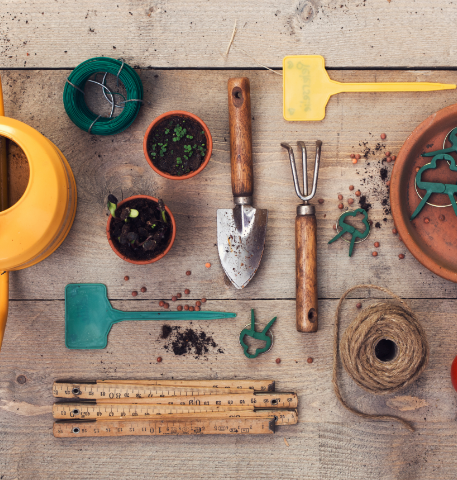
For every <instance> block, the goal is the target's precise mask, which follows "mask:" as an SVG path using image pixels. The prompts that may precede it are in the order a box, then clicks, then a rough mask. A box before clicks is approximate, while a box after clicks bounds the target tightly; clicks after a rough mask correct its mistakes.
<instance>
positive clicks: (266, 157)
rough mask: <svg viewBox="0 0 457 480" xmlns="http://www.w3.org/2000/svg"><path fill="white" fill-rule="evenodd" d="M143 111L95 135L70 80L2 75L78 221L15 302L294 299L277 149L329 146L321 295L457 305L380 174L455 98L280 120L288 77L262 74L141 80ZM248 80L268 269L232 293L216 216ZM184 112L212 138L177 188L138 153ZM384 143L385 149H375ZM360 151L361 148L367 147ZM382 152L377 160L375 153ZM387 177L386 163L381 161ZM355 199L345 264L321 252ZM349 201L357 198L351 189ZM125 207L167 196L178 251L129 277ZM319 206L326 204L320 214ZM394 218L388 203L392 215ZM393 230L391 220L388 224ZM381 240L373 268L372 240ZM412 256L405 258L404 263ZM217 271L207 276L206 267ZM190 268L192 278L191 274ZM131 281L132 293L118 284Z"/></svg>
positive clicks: (348, 100)
mask: <svg viewBox="0 0 457 480" xmlns="http://www.w3.org/2000/svg"><path fill="white" fill-rule="evenodd" d="M333 73H334V75H333V77H334V78H335V79H337V80H342V81H354V80H356V79H358V80H360V81H394V80H395V81H397V80H398V81H437V82H455V81H456V80H457V73H454V72H430V71H418V72H416V71H409V72H399V71H394V72H380V71H373V72H353V71H352V72H351V71H346V72H333ZM140 74H141V78H142V81H143V83H144V86H145V100H146V104H145V105H144V106H143V108H142V109H141V111H140V114H139V116H138V118H137V120H136V121H135V123H134V124H133V125H132V127H131V128H129V129H128V130H127V131H126V132H124V133H121V134H119V135H116V136H115V137H100V136H90V135H89V134H87V133H86V132H84V131H81V130H79V129H78V128H77V127H76V126H75V125H74V124H73V123H72V122H71V121H70V120H69V119H68V117H67V115H66V113H65V110H64V108H63V104H62V99H61V95H62V88H63V85H64V82H65V78H66V76H67V72H63V71H51V72H49V71H40V72H25V71H11V72H5V73H4V74H3V77H2V79H3V82H4V95H5V110H6V112H7V115H9V116H11V117H14V118H17V119H18V120H21V121H24V122H26V123H28V124H30V125H32V126H33V127H35V128H37V129H38V130H39V131H41V132H42V133H43V134H44V135H46V136H47V137H48V138H50V139H51V140H52V141H53V142H54V143H55V144H56V145H57V146H58V147H59V148H60V149H61V150H62V152H63V153H64V155H65V156H66V158H67V159H68V161H69V162H70V165H71V167H72V169H73V172H74V174H75V177H76V183H77V186H78V211H77V215H76V220H75V222H74V225H73V228H72V230H71V232H70V234H69V236H68V237H67V239H66V240H65V242H64V244H63V245H62V246H61V247H60V248H59V249H58V250H57V251H56V252H55V253H54V254H53V255H52V256H51V257H49V258H47V259H46V260H44V261H43V262H41V263H40V264H38V265H35V266H33V267H31V268H29V269H26V270H22V271H19V272H14V273H12V275H11V280H10V281H11V298H12V299H62V298H63V296H64V288H65V285H66V284H67V283H72V282H76V283H79V282H101V283H104V284H106V285H107V287H108V295H109V297H110V298H111V299H126V298H129V296H130V292H131V291H132V290H139V289H140V288H141V287H142V286H146V287H147V288H148V291H147V293H145V294H140V295H139V296H138V297H137V298H138V299H157V300H159V299H162V298H163V299H167V298H170V297H171V296H172V295H174V294H176V293H177V292H182V291H183V290H184V289H185V288H189V289H190V291H191V294H190V297H191V298H194V299H198V298H201V297H202V296H205V297H207V298H219V299H226V298H239V299H241V298H244V299H247V298H294V297H295V249H294V219H295V209H296V205H297V204H298V203H299V200H298V198H297V197H296V195H295V192H294V189H293V183H292V175H291V171H290V164H289V160H288V156H287V152H286V151H285V150H284V149H283V148H282V147H281V146H280V143H281V142H283V141H286V142H290V143H295V142H296V141H297V140H304V141H306V142H307V144H308V148H309V152H310V156H311V158H312V157H313V154H314V142H315V140H316V139H318V138H319V139H321V140H322V141H323V148H322V163H321V168H320V173H319V184H318V190H317V194H316V197H315V199H314V203H315V204H316V206H317V207H316V210H317V221H318V275H319V297H320V298H339V296H340V295H341V294H342V293H343V292H344V291H345V290H346V289H347V288H349V287H350V286H352V285H354V283H376V284H379V285H381V286H389V287H390V288H391V289H393V290H394V291H395V292H396V293H397V294H398V295H400V296H402V297H409V298H422V297H427V298H429V297H435V298H454V297H455V294H456V291H457V287H456V286H455V285H454V284H452V283H450V282H448V281H446V280H443V279H441V278H440V277H437V276H436V275H433V274H432V273H430V272H429V271H428V270H426V269H425V268H424V267H422V266H421V265H420V264H419V263H418V262H417V261H416V260H415V259H414V258H413V257H412V255H411V254H409V252H408V251H407V250H406V248H405V246H404V245H403V244H402V243H401V241H400V240H399V238H398V236H396V235H393V234H392V228H393V222H392V218H391V215H390V214H388V213H387V214H386V213H384V209H385V208H386V206H383V205H382V203H383V202H388V188H387V186H386V184H385V181H382V180H381V176H380V169H381V165H380V163H379V162H380V161H382V159H383V157H384V152H385V151H386V150H389V151H390V152H392V153H395V154H397V153H398V151H399V149H400V147H401V145H402V144H403V142H404V141H405V139H406V138H407V136H408V135H409V134H410V132H411V131H412V130H413V129H414V128H415V127H416V126H417V125H418V124H419V123H420V122H421V121H422V120H424V119H425V118H426V117H427V116H429V115H430V114H432V113H433V112H435V111H437V110H438V109H440V108H443V107H445V106H447V105H450V104H452V103H453V102H454V101H455V93H454V91H445V92H435V93H425V94H424V93H394V94H382V93H381V94H342V95H339V96H336V97H334V98H332V99H331V100H330V102H329V105H328V107H327V116H326V118H325V120H324V121H322V122H311V123H299V122H298V123H297V122H286V121H285V120H283V118H282V97H281V89H282V83H281V82H282V78H281V77H280V76H279V75H275V74H273V73H271V72H268V71H261V72H258V71H255V72H254V71H251V72H249V71H227V72H211V73H209V72H206V71H202V72H198V71H192V72H190V71H173V72H172V71H160V72H159V71H156V72H155V71H149V70H147V71H145V70H141V71H140ZM233 75H247V76H249V78H250V79H251V90H252V116H253V121H252V125H253V127H252V128H253V150H254V183H255V187H254V189H255V192H254V203H255V205H256V206H258V207H261V208H267V209H268V211H269V224H268V229H267V241H266V248H265V254H264V258H263V260H262V263H261V266H260V269H259V271H258V272H257V274H256V276H255V277H254V279H253V281H252V282H251V283H250V285H249V286H248V287H247V288H245V289H244V290H242V291H238V290H235V289H234V288H233V287H231V286H227V285H226V284H225V282H224V275H223V271H222V268H221V266H220V263H219V258H218V253H217V248H216V210H217V209H218V208H229V207H231V206H232V205H233V200H232V193H231V187H230V158H229V156H230V155H229V141H228V140H229V131H228V113H227V98H226V97H227V93H226V84H227V79H228V78H230V77H231V76H233ZM172 109H183V110H189V111H191V112H193V113H195V114H197V115H199V116H200V117H201V118H202V119H203V120H204V121H205V122H206V123H207V124H208V126H209V129H210V131H211V132H212V136H213V141H214V150H213V156H212V158H211V160H210V162H209V164H208V166H207V168H206V169H205V170H204V171H203V172H202V173H201V174H200V175H198V176H196V177H194V178H193V179H190V180H186V181H182V182H174V181H169V180H166V179H164V178H162V177H160V176H159V175H157V174H155V173H154V172H153V171H152V169H151V168H150V167H149V166H148V164H147V162H146V160H145V158H144V154H143V149H142V140H143V135H144V132H145V131H146V128H147V126H148V125H149V123H150V122H151V121H152V120H153V119H154V118H155V117H156V116H157V115H159V114H161V113H163V112H166V111H169V110H172ZM382 132H385V133H386V134H387V139H386V140H385V141H381V140H380V134H381V133H382ZM365 142H366V143H365ZM377 145H380V146H379V151H377V152H374V153H373V152H372V151H373V150H375V149H376V146H377ZM367 148H369V149H370V153H368V154H367V159H365V158H364V157H363V156H362V159H361V160H360V161H359V163H358V164H357V165H353V164H352V162H351V159H350V158H349V155H350V153H361V154H362V155H363V153H364V152H365V151H366V149H367ZM385 166H387V168H388V169H389V171H390V169H391V168H392V164H390V165H389V164H385ZM351 184H352V185H354V186H355V190H357V189H358V188H360V190H361V192H362V194H364V195H366V196H367V201H368V202H370V203H371V204H372V209H371V210H370V212H369V215H370V219H371V220H372V221H373V223H374V224H379V227H380V228H376V227H373V228H372V233H371V236H370V237H369V239H368V240H367V241H366V242H364V243H362V244H361V245H359V246H357V247H356V248H355V251H354V254H353V256H352V257H351V258H349V257H348V250H349V247H348V244H346V243H344V242H341V241H340V242H337V243H335V244H332V245H327V242H328V241H329V240H330V239H331V238H332V237H333V236H334V230H333V225H334V224H335V222H336V220H337V218H338V217H339V215H340V213H341V210H339V209H338V203H339V200H338V198H337V195H338V194H339V193H341V194H342V195H343V196H344V200H343V203H344V205H346V206H347V199H348V198H349V197H351V198H355V199H356V203H355V204H354V205H355V206H357V205H358V204H357V198H356V197H355V196H354V192H350V191H349V185H351ZM355 190H354V191H355ZM109 192H111V193H114V194H115V195H117V196H118V197H119V198H122V197H124V198H125V197H127V196H130V195H132V194H139V193H147V194H152V195H154V196H158V197H163V198H164V200H165V202H166V204H167V205H168V206H169V207H170V209H171V211H172V212H173V213H174V215H175V218H176V222H177V236H176V241H175V244H174V246H173V248H172V249H171V251H170V253H169V254H168V255H167V256H166V257H165V258H164V259H162V260H161V261H159V262H157V263H155V264H152V265H147V266H143V267H134V266H131V265H130V264H128V263H125V262H123V261H122V260H121V259H119V258H118V257H117V256H116V255H115V254H114V253H113V252H112V251H111V249H110V247H109V245H108V242H107V240H106V233H105V225H106V215H107V211H106V206H105V200H106V196H107V194H108V193H109ZM319 198H322V199H324V200H325V203H324V204H322V205H321V204H318V203H317V200H318V199H319ZM387 207H388V205H387ZM384 219H385V220H384ZM375 241H379V242H380V243H381V248H380V249H378V251H379V256H378V257H376V258H374V257H372V255H371V253H372V251H373V250H374V248H373V243H374V242H375ZM400 253H405V254H406V258H405V259H404V260H399V259H398V254H400ZM206 262H210V263H211V264H212V267H211V268H210V269H207V268H205V263H206ZM187 270H191V271H192V275H191V276H190V277H188V276H186V274H185V272H186V271H187ZM125 275H129V276H130V281H129V282H125V281H124V276H125Z"/></svg>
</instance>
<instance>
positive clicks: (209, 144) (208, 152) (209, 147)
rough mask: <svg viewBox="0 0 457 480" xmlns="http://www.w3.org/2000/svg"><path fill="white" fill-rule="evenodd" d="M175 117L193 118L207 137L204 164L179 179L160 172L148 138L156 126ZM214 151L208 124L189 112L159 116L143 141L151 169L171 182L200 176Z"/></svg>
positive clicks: (174, 111) (150, 126) (174, 112)
mask: <svg viewBox="0 0 457 480" xmlns="http://www.w3.org/2000/svg"><path fill="white" fill-rule="evenodd" d="M173 116H180V117H188V118H191V119H192V120H195V121H196V122H198V123H199V124H200V125H201V127H202V128H203V131H204V132H205V136H206V147H207V150H206V155H205V158H204V160H203V162H202V164H201V165H200V166H199V167H198V168H197V170H194V171H193V172H190V173H188V174H187V175H181V176H180V177H178V176H177V175H170V174H169V173H165V172H162V170H159V169H158V168H157V167H156V166H155V165H154V163H153V162H152V160H151V157H150V156H149V152H148V138H149V134H150V133H151V131H152V130H153V129H154V127H155V126H156V125H158V124H159V123H160V122H161V121H162V120H163V119H165V118H167V117H173ZM212 151H213V139H212V137H211V133H210V131H209V128H208V127H207V126H206V123H205V122H204V121H203V120H202V119H201V118H199V117H197V115H194V114H192V113H189V112H185V111H182V110H172V111H171V112H166V113H162V115H159V116H158V117H157V118H156V119H155V120H154V121H153V122H152V123H151V125H149V127H148V129H147V130H146V133H145V134H144V140H143V152H144V156H145V158H146V160H147V162H148V163H149V165H150V166H151V168H152V169H153V170H154V171H155V172H156V173H158V174H159V175H162V177H165V178H168V179H169V180H187V179H188V178H192V177H195V175H198V174H199V173H200V172H201V171H202V170H203V169H204V168H205V167H206V165H208V162H209V159H210V158H211V153H212Z"/></svg>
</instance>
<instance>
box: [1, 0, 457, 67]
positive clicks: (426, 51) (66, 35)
mask: <svg viewBox="0 0 457 480" xmlns="http://www.w3.org/2000/svg"><path fill="white" fill-rule="evenodd" d="M456 16H457V5H456V4H455V2H448V1H445V0H434V1H430V0H415V1H413V2H407V1H401V0H392V1H391V2H388V1H387V0H252V1H250V2H246V1H244V0H232V1H230V2H224V1H223V0H212V1H207V0H182V1H180V2H171V1H169V0H148V1H146V0H137V1H133V0H119V1H117V2H116V3H115V4H112V5H109V6H107V4H106V2H105V1H103V0H79V1H78V2H74V1H71V0H58V1H53V2H50V1H49V0H34V1H33V2H29V1H23V2H19V3H18V2H17V0H3V1H2V2H1V5H0V20H1V21H0V53H1V55H2V66H3V67H6V68H13V67H14V68H18V67H29V68H40V67H48V68H52V67H60V68H74V67H75V66H76V65H78V64H79V63H81V62H82V61H84V60H86V59H87V58H90V57H94V56H110V57H115V58H120V57H122V58H123V59H124V60H125V61H126V62H128V63H129V64H131V65H133V66H141V67H166V68H169V67H231V66H234V67H257V66H258V64H257V63H256V61H257V62H260V63H262V64H264V65H268V66H270V67H281V65H282V59H283V57H284V56H285V55H291V54H297V53H306V54H321V55H324V57H325V58H326V61H327V65H329V66H331V67H367V66H372V67H395V66H400V67H407V66H408V67H410V66H417V67H436V66H438V67H441V66H443V67H445V66H452V67H453V66H454V64H455V58H454V57H455V51H456V49H457V39H456V37H455V34H454V27H455V18H456ZM235 20H237V27H238V31H237V34H236V36H235V40H234V43H233V45H232V48H231V50H230V54H229V55H228V56H227V57H226V56H225V51H226V48H227V44H228V42H229V40H230V37H231V34H232V30H233V24H234V22H235ZM438 32H439V33H438ZM438 37H439V38H438ZM254 59H255V60H256V61H254Z"/></svg>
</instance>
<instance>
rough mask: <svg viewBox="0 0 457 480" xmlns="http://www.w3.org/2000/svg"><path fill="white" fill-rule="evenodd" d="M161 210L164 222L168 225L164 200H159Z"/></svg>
mask: <svg viewBox="0 0 457 480" xmlns="http://www.w3.org/2000/svg"><path fill="white" fill-rule="evenodd" d="M159 210H160V213H161V215H162V220H163V222H164V223H167V216H166V213H165V204H164V203H163V200H162V199H161V198H159Z"/></svg>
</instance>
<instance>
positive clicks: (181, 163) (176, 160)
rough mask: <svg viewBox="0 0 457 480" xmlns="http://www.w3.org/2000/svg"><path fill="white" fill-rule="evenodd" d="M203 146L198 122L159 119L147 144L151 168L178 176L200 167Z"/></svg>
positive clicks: (202, 131)
mask: <svg viewBox="0 0 457 480" xmlns="http://www.w3.org/2000/svg"><path fill="white" fill-rule="evenodd" d="M207 143H208V142H207V139H206V135H205V131H204V130H203V128H202V126H201V125H200V124H199V123H198V122H196V121H195V120H194V119H192V118H189V117H182V116H178V115H174V116H171V117H167V118H165V119H163V120H162V121H161V122H160V123H159V124H158V125H156V126H155V127H154V128H153V129H152V130H151V132H150V134H149V138H148V144H147V145H148V152H149V158H150V159H151V161H152V163H153V164H154V166H155V167H157V168H158V169H159V170H161V171H162V172H165V173H168V174H169V175H173V176H177V177H180V176H182V175H187V174H188V173H190V172H194V171H195V170H197V169H198V168H199V167H200V165H201V164H202V162H203V160H204V158H205V155H206V152H207V147H208V145H207Z"/></svg>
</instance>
